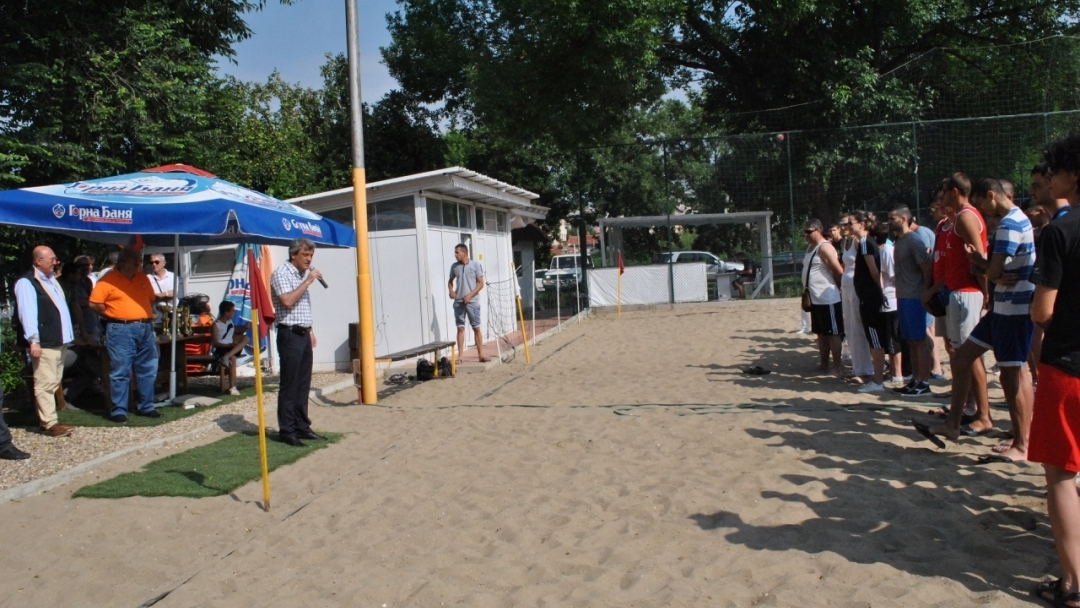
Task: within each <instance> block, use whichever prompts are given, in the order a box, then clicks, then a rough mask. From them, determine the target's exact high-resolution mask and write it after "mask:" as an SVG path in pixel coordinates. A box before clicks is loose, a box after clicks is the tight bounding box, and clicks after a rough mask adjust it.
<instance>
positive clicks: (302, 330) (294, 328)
mask: <svg viewBox="0 0 1080 608" xmlns="http://www.w3.org/2000/svg"><path fill="white" fill-rule="evenodd" d="M277 327H278V329H282V328H284V329H287V330H289V331H291V332H292V333H294V334H296V335H298V336H306V335H308V332H310V331H311V328H310V327H305V326H303V325H286V324H284V323H278V324H277Z"/></svg>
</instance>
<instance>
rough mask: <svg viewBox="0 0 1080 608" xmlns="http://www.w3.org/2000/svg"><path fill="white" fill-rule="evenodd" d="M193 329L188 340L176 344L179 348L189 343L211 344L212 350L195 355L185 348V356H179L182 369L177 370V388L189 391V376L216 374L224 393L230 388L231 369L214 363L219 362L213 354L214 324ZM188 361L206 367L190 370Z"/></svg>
mask: <svg viewBox="0 0 1080 608" xmlns="http://www.w3.org/2000/svg"><path fill="white" fill-rule="evenodd" d="M191 329H192V335H191V336H190V337H189V338H188V339H187V340H186V341H184V342H178V343H177V345H176V347H177V350H179V349H181V348H183V347H184V346H185V345H187V344H209V345H210V352H209V353H207V354H205V355H193V354H190V353H187V351H186V350H185V352H184V356H183V357H182V358H181V357H178V359H179V363H180V369H178V370H176V378H177V379H176V384H177V390H181V387H183V390H184V391H187V383H188V382H187V381H188V378H193V377H196V378H197V377H202V376H213V375H215V374H216V375H217V377H218V384H219V386H220V387H221V392H223V393H224V392H225V391H227V390H229V370H228V369H227V368H226V367H225V366H224V365H216V366H215V365H213V364H214V363H217V357H215V356H214V355H213V354H212V353H213V352H214V344H213V343H214V339H213V336H212V335H211V333H210V332H211V331H213V326H199V327H192V328H191ZM187 363H194V364H199V365H203V366H204V369H203V370H202V371H188V368H187V365H186V364H187Z"/></svg>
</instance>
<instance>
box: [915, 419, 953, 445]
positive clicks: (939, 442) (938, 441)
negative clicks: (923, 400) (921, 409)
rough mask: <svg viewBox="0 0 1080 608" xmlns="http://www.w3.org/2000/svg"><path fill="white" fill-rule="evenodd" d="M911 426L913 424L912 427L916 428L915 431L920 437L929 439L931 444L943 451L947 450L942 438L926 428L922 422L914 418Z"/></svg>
mask: <svg viewBox="0 0 1080 608" xmlns="http://www.w3.org/2000/svg"><path fill="white" fill-rule="evenodd" d="M911 424H912V426H914V427H915V430H916V431H918V432H919V434H920V435H922V436H923V437H926V438H927V439H929V440H930V443H933V444H934V445H936V446H937V447H939V448H941V449H945V442H944V441H942V440H941V438H940V437H938V436H937V435H935V434H934V433H932V432H931V431H930V427H928V426H926V425H925V424H923V423H921V422H918V421H916V420H915V419H914V418H912V419H911Z"/></svg>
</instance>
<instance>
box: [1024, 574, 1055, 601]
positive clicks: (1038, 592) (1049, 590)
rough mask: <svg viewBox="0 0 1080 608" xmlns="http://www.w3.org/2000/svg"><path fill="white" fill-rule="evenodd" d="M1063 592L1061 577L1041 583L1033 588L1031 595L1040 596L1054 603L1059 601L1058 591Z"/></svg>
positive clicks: (1041, 598)
mask: <svg viewBox="0 0 1080 608" xmlns="http://www.w3.org/2000/svg"><path fill="white" fill-rule="evenodd" d="M1060 592H1061V579H1060V578H1052V579H1050V580H1048V581H1043V582H1041V583H1039V584H1038V585H1037V586H1036V587H1035V588H1034V589H1032V590H1031V595H1034V596H1035V597H1037V598H1039V599H1040V600H1046V601H1048V602H1050V603H1051V604H1053V603H1054V602H1056V601H1057V597H1058V593H1060Z"/></svg>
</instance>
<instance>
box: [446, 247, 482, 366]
mask: <svg viewBox="0 0 1080 608" xmlns="http://www.w3.org/2000/svg"><path fill="white" fill-rule="evenodd" d="M454 259H456V260H457V261H456V262H454V263H453V264H452V265H451V266H450V282H449V283H447V284H446V286H447V287H448V288H449V289H450V299H451V300H453V301H454V320H455V321H456V322H457V344H458V363H461V358H460V357H461V356H462V355H463V354H464V353H465V318H466V317H468V319H469V324H470V325H472V329H473V336H474V338H475V339H476V356H477V358H479V359H480V362H481V363H486V362H487V361H488V359H485V358H484V336H483V335H482V334H481V332H480V303H479V302H477V301H476V300H475V298H476V294H478V293H480V290H481V289H483V288H484V267H483V266H481V265H480V262H474V261H472V260H470V259H469V248H468V247H466V246H465V245H458V246H457V247H454Z"/></svg>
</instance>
